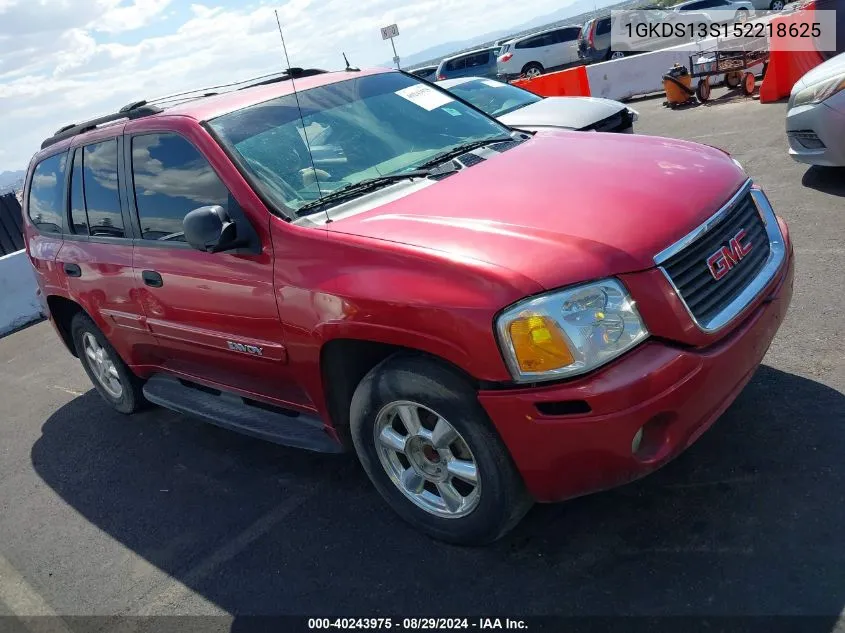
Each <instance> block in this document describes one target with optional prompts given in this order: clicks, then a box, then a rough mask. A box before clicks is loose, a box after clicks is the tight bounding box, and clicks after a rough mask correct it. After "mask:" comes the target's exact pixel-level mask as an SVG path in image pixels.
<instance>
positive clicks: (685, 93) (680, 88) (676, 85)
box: [663, 64, 693, 105]
mask: <svg viewBox="0 0 845 633" xmlns="http://www.w3.org/2000/svg"><path fill="white" fill-rule="evenodd" d="M691 85H692V78H691V77H690V75H689V71H688V70H687V69H686V67H685V66H681V65H680V64H675V65H674V66H672V68H670V69H669V72H667V73H666V74H665V75H663V90H664V91H665V92H666V101H668V102H669V104H670V105H678V104H681V103H686V102H687V101H689V99H690V97H691V96H692V94H693V91H692V88H691V87H690V86H691Z"/></svg>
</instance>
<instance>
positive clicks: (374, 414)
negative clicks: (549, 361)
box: [350, 355, 533, 545]
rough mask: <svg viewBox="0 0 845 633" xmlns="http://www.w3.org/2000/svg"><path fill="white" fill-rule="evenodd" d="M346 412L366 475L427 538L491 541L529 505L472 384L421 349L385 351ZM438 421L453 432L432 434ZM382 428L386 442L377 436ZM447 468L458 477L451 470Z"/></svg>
mask: <svg viewBox="0 0 845 633" xmlns="http://www.w3.org/2000/svg"><path fill="white" fill-rule="evenodd" d="M409 410H414V411H416V413H417V415H410V414H409V413H408V411H409ZM350 414H351V415H350V427H351V429H350V430H351V434H352V441H353V443H354V445H355V450H356V452H357V454H358V458H359V459H360V460H361V464H362V466H363V467H364V470H365V471H366V473H367V475H368V476H369V478H370V481H372V482H373V485H374V486H375V487H376V490H378V492H379V493H380V494H381V496H382V497H383V498H384V499H385V501H387V503H388V505H389V506H390V507H391V508H393V510H394V511H395V512H396V513H397V514H398V515H399V516H400V517H401V518H402V519H404V520H405V521H407V522H408V523H410V524H411V525H412V526H414V527H415V528H417V529H418V530H420V531H422V532H424V533H426V534H428V535H429V536H431V537H433V538H435V539H438V540H441V541H446V542H449V543H456V544H461V545H481V544H485V543H490V542H492V541H495V540H496V539H498V538H500V537H501V536H503V535H504V534H505V533H506V532H508V531H509V530H510V529H511V528H513V527H514V526H515V525H516V524H517V523H518V522H519V520H520V519H521V518H522V517H523V516H524V515H525V513H526V512H527V511H528V509H529V508H530V507H531V505H532V503H533V501H532V499H531V498H530V497H529V495H528V493H527V492H526V490H525V486H524V485H523V483H522V479H521V478H520V476H519V473H518V472H517V470H516V467H515V466H514V464H513V461H512V460H511V458H510V454H509V453H508V451H507V449H506V448H505V446H504V444H503V443H502V441H501V439H500V438H499V436H498V434H497V433H496V432H495V430H494V429H493V427H492V424H491V423H490V421H489V419H488V418H487V414H486V413H485V411H484V409H483V408H482V407H481V405H480V404H479V402H478V398H477V396H476V393H475V390H474V389H473V387H472V386H471V385H470V384H468V382H467V381H466V380H465V379H464V378H463V377H462V376H460V375H459V374H458V373H457V372H455V371H454V370H452V369H451V368H449V367H447V366H445V365H441V364H440V363H438V362H436V361H434V360H430V359H428V358H425V357H422V356H410V355H396V356H392V357H390V358H388V359H387V360H385V361H383V362H382V363H380V364H379V365H377V366H376V367H375V368H373V369H372V370H371V371H370V373H368V374H367V375H366V376H365V377H364V379H363V380H362V381H361V383H360V384H359V385H358V388H357V389H356V390H355V394H354V395H353V397H352V405H351V411H350ZM408 416H410V418H411V419H412V420H414V421H415V422H414V424H419V422H422V425H421V426H419V428H418V430H417V432H416V433H413V432H411V431H409V430H408V429H409V428H412V427H413V426H414V424H410V423H409V422H405V420H406V418H407V417H408ZM441 422H446V426H447V427H450V429H451V430H450V431H449V434H448V435H447V434H446V433H445V432H442V433H439V436H440V440H439V441H438V432H437V431H438V429H440V428H441V424H440V423H441ZM397 428H398V429H399V431H397V430H396V429H397ZM388 430H389V431H391V432H392V433H393V435H391V436H390V437H391V438H393V439H392V440H391V441H384V440H382V439H377V438H376V434H377V432H378V437H379V438H383V437H384V436H385V434H386V433H387V432H388ZM432 431H434V433H433V434H432ZM452 431H454V433H452ZM443 438H446V439H445V440H444V439H443ZM435 445H436V446H435ZM396 446H398V447H401V448H396ZM467 464H470V465H471V466H470V467H468V466H467ZM453 467H454V472H461V473H463V474H462V475H461V476H460V477H458V476H456V475H455V476H453V475H452V474H451V473H452V472H453ZM458 467H461V468H460V469H458ZM472 467H474V470H472ZM468 469H469V470H468ZM433 471H436V472H433ZM468 472H471V473H476V474H477V477H476V479H475V482H476V483H475V484H471V483H468V482H469V481H470V479H466V480H465V479H464V477H466V476H467V473H468ZM444 478H445V480H444ZM402 482H407V483H408V484H410V485H404V484H403V483H402ZM458 484H460V486H459V485H458ZM449 486H451V488H452V491H453V492H455V491H456V492H458V495H459V497H460V503H459V504H456V503H453V504H451V508H450V507H449V506H450V504H449V503H447V500H452V501H454V500H455V499H454V494H452V493H450V494H449V495H446V494H443V495H441V493H440V491H441V490H442V489H443V488H444V487H445V488H446V489H448V488H449ZM415 488H416V491H414V489H415ZM437 500H440V501H439V502H438V501H437ZM438 504H439V505H438Z"/></svg>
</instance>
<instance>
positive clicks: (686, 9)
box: [669, 0, 783, 23]
mask: <svg viewBox="0 0 845 633" xmlns="http://www.w3.org/2000/svg"><path fill="white" fill-rule="evenodd" d="M780 8H781V9H782V8H783V4H781V6H780ZM669 10H670V11H675V12H676V13H682V14H699V15H701V16H703V17H704V18H705V19H706V20H707V21H708V22H716V23H724V22H733V21H744V20H747V19H748V18H750V17H752V16H753V15H754V5H753V4H752V3H751V2H750V1H749V0H688V1H687V2H681V3H680V4H676V5H674V6H672V7H669Z"/></svg>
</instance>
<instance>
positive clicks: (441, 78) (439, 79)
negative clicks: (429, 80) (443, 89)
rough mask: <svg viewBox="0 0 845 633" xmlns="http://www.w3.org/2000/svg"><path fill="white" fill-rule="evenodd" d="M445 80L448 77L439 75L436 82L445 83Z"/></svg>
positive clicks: (435, 79)
mask: <svg viewBox="0 0 845 633" xmlns="http://www.w3.org/2000/svg"><path fill="white" fill-rule="evenodd" d="M444 79H446V75H437V77H435V78H434V81H443V80H444Z"/></svg>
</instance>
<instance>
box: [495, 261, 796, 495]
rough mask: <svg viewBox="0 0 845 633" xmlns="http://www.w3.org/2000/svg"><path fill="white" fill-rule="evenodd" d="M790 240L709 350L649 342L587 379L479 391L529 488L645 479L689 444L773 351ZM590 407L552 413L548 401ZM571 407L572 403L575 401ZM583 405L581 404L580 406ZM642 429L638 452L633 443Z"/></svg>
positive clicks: (578, 488)
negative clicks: (751, 302)
mask: <svg viewBox="0 0 845 633" xmlns="http://www.w3.org/2000/svg"><path fill="white" fill-rule="evenodd" d="M793 272H794V263H793V255H792V249H791V246H789V250H788V255H787V258H786V261H785V262H784V263H783V265H782V267H781V270H780V271H779V272H778V274H777V275H776V276H775V278H774V279H773V280H772V282H771V283H770V284H769V285H768V287H767V288H766V289H765V290H764V291H763V293H762V296H763V297H764V299H763V300H762V301H761V302H760V303H759V304H758V305H757V306H756V308H754V310H753V311H751V312H750V313H749V314H747V315H746V316H745V318H744V320H743V321H742V323H741V324H740V325H738V326H737V327H736V328H735V329H734V331H733V332H731V333H730V334H729V335H727V336H725V337H724V338H722V339H720V340H719V341H718V342H717V343H715V344H712V345H710V346H708V347H703V348H695V349H690V348H683V347H678V346H674V345H672V344H669V343H664V342H660V341H657V340H651V341H649V342H647V343H645V344H643V345H642V346H641V347H639V348H637V349H636V350H634V351H632V352H630V353H629V354H627V355H625V356H623V357H622V358H620V359H618V360H617V361H615V362H613V363H611V364H610V365H608V366H607V367H605V368H603V369H601V370H599V371H598V372H596V373H594V374H591V375H589V376H587V377H584V378H581V379H576V380H572V381H568V382H566V383H562V384H558V385H553V386H547V387H538V388H533V389H513V390H507V391H482V392H480V393H479V401H480V402H481V404H482V406H483V407H484V408H485V410H486V411H487V413H488V415H489V416H490V419H491V420H492V421H493V423H494V425H495V426H496V428H497V429H498V431H499V434H500V435H501V437H502V439H503V440H504V442H505V444H506V445H507V447H508V448H509V450H510V453H511V456H512V458H513V460H514V462H515V464H516V466H517V469H518V470H519V472H520V473H521V475H522V478H523V480H524V482H525V484H526V486H527V488H528V490H529V492H530V493H531V494H532V496H533V497H534V498H535V499H536V500H537V501H546V502H548V501H561V500H563V499H567V498H571V497H576V496H580V495H584V494H587V493H590V492H596V491H599V490H603V489H607V488H612V487H614V486H617V485H620V484H623V483H627V482H629V481H633V480H635V479H637V478H639V477H642V476H644V475H646V474H648V473H650V472H652V471H654V470H656V469H657V468H659V467H660V466H662V465H663V464H665V463H666V462H668V461H669V460H671V459H672V458H674V457H675V456H677V455H678V454H680V453H681V452H682V451H683V450H684V449H686V448H687V447H688V446H690V445H691V444H692V443H693V442H694V441H695V440H696V439H698V437H700V436H701V434H702V433H704V431H706V430H707V429H708V428H709V427H710V426H711V425H712V424H713V422H714V421H715V420H716V419H717V418H718V417H719V416H720V415H721V414H722V413H723V412H724V411H725V410H726V409H727V408H728V406H730V404H731V403H732V402H733V401H734V399H735V398H736V397H737V395H738V394H739V392H740V391H741V390H742V388H743V387H744V386H745V385H746V383H747V382H748V381H749V380H750V379H751V377H752V375H753V374H754V371H755V370H756V369H757V366H758V365H759V364H760V362H761V361H762V359H763V356H764V355H765V353H766V350H768V348H769V345H770V344H771V342H772V339H773V338H774V336H775V333H776V332H777V330H778V328H779V327H780V324H781V323H782V321H783V319H784V316H785V315H786V311H787V308H788V306H789V302H790V300H791V298H792V284H793ZM573 402H575V403H579V404H578V405H577V406H580V407H581V408H582V409H583V408H584V404H583V403H586V406H588V407H589V409H590V412H589V413H581V414H573V415H548V414H545V415H544V414H543V413H541V412H540V410H539V409H538V404H539V405H540V406H541V408H543V409H544V410H546V411H547V412H548V408H547V407H548V406H549V403H573ZM569 406H573V405H569ZM576 408H577V407H576ZM640 429H642V430H643V433H642V440H641V442H640V443H639V447H638V449H637V450H636V451H634V450H633V448H632V442H633V440H634V438H635V435H636V434H637V432H638V431H639V430H640Z"/></svg>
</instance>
